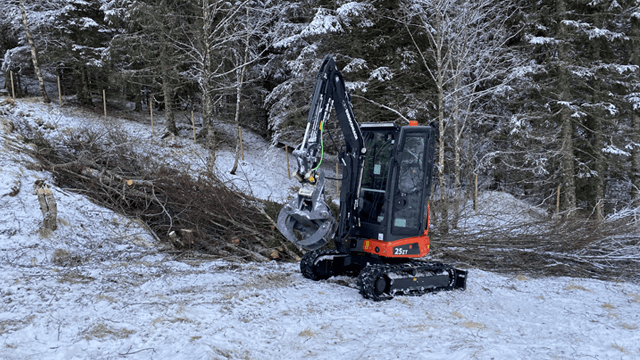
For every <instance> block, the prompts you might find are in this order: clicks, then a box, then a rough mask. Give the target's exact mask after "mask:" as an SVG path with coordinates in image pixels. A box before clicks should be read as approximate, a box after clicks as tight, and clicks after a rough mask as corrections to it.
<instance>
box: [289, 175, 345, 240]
mask: <svg viewBox="0 0 640 360" xmlns="http://www.w3.org/2000/svg"><path fill="white" fill-rule="evenodd" d="M324 185H325V178H324V171H320V172H319V177H318V181H317V183H316V184H315V185H308V184H307V185H304V186H303V187H302V188H301V189H300V191H299V192H298V194H297V197H296V198H295V199H293V200H291V201H290V202H289V203H288V204H286V205H285V206H284V207H283V208H282V210H280V214H279V215H278V230H280V232H281V233H282V235H283V236H284V237H285V238H287V240H289V241H291V242H292V243H294V244H295V245H296V246H299V247H302V248H304V249H307V250H315V249H319V248H321V247H322V246H323V245H325V244H326V243H328V242H329V241H330V240H331V239H332V238H333V236H334V234H335V230H336V220H335V219H334V217H333V214H332V213H331V210H330V209H329V207H328V206H327V204H326V203H325V196H324Z"/></svg>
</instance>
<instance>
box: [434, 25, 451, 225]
mask: <svg viewBox="0 0 640 360" xmlns="http://www.w3.org/2000/svg"><path fill="white" fill-rule="evenodd" d="M436 27H437V29H438V30H437V33H436V36H435V43H436V44H435V47H436V71H437V72H438V73H437V76H436V83H437V84H436V86H437V88H438V134H439V136H438V143H439V153H438V180H439V182H440V212H441V215H440V221H439V229H440V232H442V233H443V234H447V233H448V232H449V209H448V206H449V205H448V203H447V190H446V188H445V177H444V158H445V156H444V155H445V154H444V151H445V150H444V71H445V64H444V59H443V54H442V50H443V44H442V42H443V39H442V14H440V12H438V13H437V15H436Z"/></svg>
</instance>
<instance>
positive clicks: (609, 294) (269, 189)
mask: <svg viewBox="0 0 640 360" xmlns="http://www.w3.org/2000/svg"><path fill="white" fill-rule="evenodd" d="M3 100H4V98H2V97H0V102H2V101H3ZM3 109H5V110H4V111H5V115H1V114H0V120H1V119H2V118H7V119H16V118H17V117H22V118H27V119H30V120H29V121H31V120H35V119H42V120H44V121H45V122H49V123H51V124H54V123H55V129H53V130H50V132H56V131H58V132H62V131H63V128H64V127H72V128H73V127H82V126H102V125H100V124H101V123H100V121H99V117H97V116H95V115H93V114H85V115H83V114H81V113H78V114H75V115H74V114H73V110H72V109H63V110H61V109H59V108H58V107H57V106H56V105H46V106H45V105H42V104H40V103H39V102H37V101H35V102H34V101H23V100H18V104H17V106H15V107H13V108H12V109H11V110H6V109H8V108H7V107H5V108H3ZM20 113H22V115H19V114H20ZM27 114H29V115H27ZM114 124H115V125H114ZM112 125H113V126H122V127H123V128H124V129H125V130H126V131H127V132H128V133H130V134H134V135H136V136H137V137H139V138H141V139H143V141H144V143H145V144H146V145H145V147H144V148H141V149H140V151H160V150H158V149H164V150H162V151H163V156H166V159H167V161H171V162H172V163H173V164H174V165H175V166H191V167H193V168H197V167H199V166H203V163H199V162H198V161H201V160H198V159H204V156H205V155H204V151H203V150H202V149H201V148H200V147H199V146H198V145H191V144H189V140H188V139H164V140H163V139H160V136H159V134H156V135H155V136H151V134H150V131H149V129H148V126H147V125H143V124H139V123H133V122H126V121H122V122H116V121H115V120H113V123H112ZM51 136H52V137H53V134H52V135H51ZM245 140H248V142H249V143H250V144H251V143H253V144H257V145H259V146H256V147H255V148H253V147H252V146H253V145H247V146H246V148H245V151H246V158H245V162H244V164H243V166H242V169H244V171H245V174H246V175H243V176H242V177H240V176H238V177H237V178H236V179H234V178H231V177H230V178H229V181H236V183H237V184H238V186H246V187H245V189H248V188H249V186H250V187H251V189H253V190H254V193H256V195H259V196H261V197H271V198H272V199H274V200H276V201H282V200H283V199H284V198H286V196H287V195H288V193H289V192H290V187H291V186H294V185H295V184H294V182H290V181H289V180H287V177H286V165H284V164H283V163H285V158H284V153H283V152H282V151H281V150H280V149H275V148H269V147H268V146H266V144H265V147H262V148H261V147H260V146H262V143H261V142H263V140H262V139H260V138H259V137H257V136H255V137H252V135H247V134H245ZM24 146H26V145H24V144H23V143H21V142H20V140H19V139H18V138H17V136H16V134H15V133H12V134H10V133H8V132H6V131H4V130H0V273H1V274H2V275H1V276H0V359H58V358H59V359H116V358H131V359H302V358H309V359H343V358H344V359H442V358H446V359H473V358H477V359H492V358H495V359H514V358H516V359H517V358H524V359H581V358H583V359H594V358H595V359H635V358H640V330H639V329H638V326H639V325H640V286H639V285H637V284H632V283H625V282H604V281H598V280H591V279H571V278H541V279H529V278H526V277H525V276H522V275H519V274H513V275H511V276H502V275H497V274H494V273H490V272H486V271H480V270H477V269H469V280H468V284H467V290H466V291H453V292H441V293H436V294H430V295H426V296H422V297H396V298H395V299H393V300H391V301H387V302H381V303H376V302H372V301H369V300H365V299H363V298H362V297H361V296H360V294H359V293H358V290H357V289H356V285H355V280H354V279H351V278H347V277H339V278H334V279H331V280H329V281H322V282H313V281H310V280H307V279H305V278H303V277H302V276H301V275H300V273H299V271H298V268H297V267H298V265H297V264H290V263H277V262H269V263H253V264H238V263H231V262H226V261H221V260H214V259H209V258H208V257H206V256H204V255H197V256H194V257H193V258H189V259H177V258H175V257H174V256H173V255H171V254H170V253H168V252H166V251H163V250H164V245H163V244H160V243H158V242H156V241H155V240H154V238H153V236H152V235H151V234H150V233H149V232H147V231H146V230H145V228H144V227H143V226H142V225H141V224H139V223H137V222H136V221H133V220H131V219H127V218H124V217H122V216H120V215H117V214H115V213H113V212H111V211H109V210H106V209H104V208H101V207H99V206H97V205H95V204H93V203H91V202H89V201H88V200H86V199H85V198H84V197H82V196H80V195H78V194H74V193H72V192H68V191H65V190H62V189H60V188H57V187H55V186H52V190H53V193H54V196H55V197H56V201H57V204H58V229H57V230H55V231H54V232H52V233H47V232H44V231H42V230H41V229H40V227H41V225H42V214H41V212H40V208H39V205H38V200H37V196H36V195H34V192H33V184H34V183H35V182H36V181H38V180H44V181H45V182H47V183H48V184H52V179H51V175H50V174H48V173H46V172H42V171H38V167H37V166H36V165H35V161H34V160H32V159H30V158H29V157H28V156H25V155H24V154H22V153H20V152H19V151H18V150H17V149H18V148H20V147H24ZM154 149H155V150H154ZM198 154H199V155H198ZM231 155H232V154H231V152H229V151H227V152H225V151H221V152H220V153H219V156H220V159H219V161H220V162H219V163H218V167H219V168H222V169H227V167H228V168H230V164H231V162H230V161H231V160H230V159H231ZM194 159H195V160H194ZM269 160H271V162H269ZM225 161H226V162H228V163H225ZM242 184H244V185H242ZM433 242H434V245H437V239H433Z"/></svg>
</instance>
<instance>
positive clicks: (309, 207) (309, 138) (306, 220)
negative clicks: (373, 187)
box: [278, 55, 366, 250]
mask: <svg viewBox="0 0 640 360" xmlns="http://www.w3.org/2000/svg"><path fill="white" fill-rule="evenodd" d="M332 108H335V110H336V115H337V118H338V123H339V125H340V128H341V130H342V133H343V136H344V142H345V145H344V147H343V149H342V150H341V151H340V154H339V161H340V162H342V165H343V169H344V170H343V178H342V191H341V193H340V219H341V221H340V225H339V227H337V226H336V221H335V219H334V218H333V215H332V214H331V211H330V210H329V208H328V206H327V204H326V200H325V191H324V186H325V176H324V171H323V170H319V167H320V164H321V162H322V158H323V155H324V143H323V140H322V133H323V128H324V124H325V123H326V121H327V120H328V119H329V116H330V115H331V110H332ZM365 153H366V148H365V146H364V141H363V138H362V133H361V131H360V125H359V124H358V122H357V121H356V119H355V115H354V113H353V109H352V106H351V99H350V96H349V93H348V92H347V90H346V88H345V83H344V78H343V77H342V74H341V73H340V72H339V71H338V69H337V67H336V62H335V60H334V59H333V58H332V57H331V56H330V55H327V56H326V57H325V59H324V61H323V63H322V66H321V67H320V71H319V72H318V76H317V81H316V85H315V88H314V91H313V97H312V101H311V108H310V111H309V116H308V118H307V126H306V129H305V133H304V137H303V139H302V143H301V144H300V145H298V146H297V147H296V148H295V150H294V151H293V155H294V156H295V158H296V162H297V164H298V169H297V171H296V173H295V175H294V176H295V177H296V179H298V181H300V183H301V188H300V191H299V192H298V194H297V196H296V198H295V199H293V200H292V201H291V202H289V203H288V204H286V205H285V206H284V207H283V209H282V211H281V212H280V214H279V216H278V229H279V230H280V232H281V233H282V234H283V235H284V236H285V237H286V238H287V239H288V240H289V241H291V242H293V243H294V244H296V245H298V246H300V247H303V248H305V249H308V250H314V249H318V248H320V247H322V246H323V245H324V244H326V243H327V242H329V241H330V240H331V239H332V238H333V237H334V235H335V233H336V230H337V235H338V236H339V238H345V237H346V236H348V234H349V230H350V229H351V228H352V227H353V226H357V224H359V218H358V206H359V204H358V194H359V193H360V186H361V183H362V169H363V163H364V155H365Z"/></svg>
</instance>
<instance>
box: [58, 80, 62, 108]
mask: <svg viewBox="0 0 640 360" xmlns="http://www.w3.org/2000/svg"><path fill="white" fill-rule="evenodd" d="M58 102H60V106H61V107H62V92H61V91H60V75H58Z"/></svg>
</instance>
